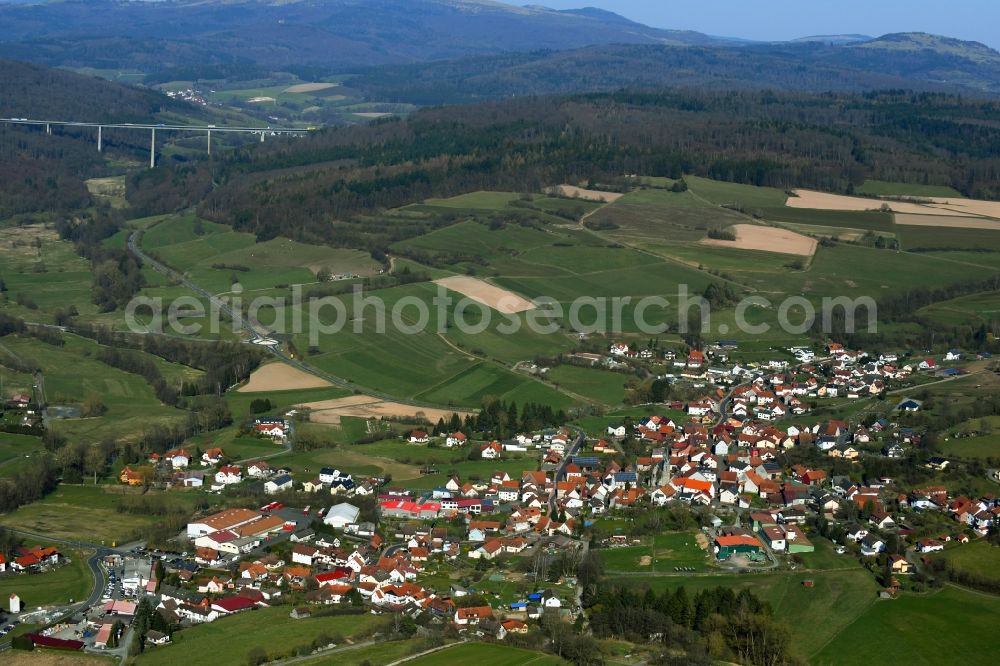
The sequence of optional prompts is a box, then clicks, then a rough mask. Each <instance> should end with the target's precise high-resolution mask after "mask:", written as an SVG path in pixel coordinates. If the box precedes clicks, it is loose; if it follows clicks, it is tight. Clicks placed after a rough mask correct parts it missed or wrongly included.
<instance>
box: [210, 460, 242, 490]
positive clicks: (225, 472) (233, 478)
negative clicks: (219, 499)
mask: <svg viewBox="0 0 1000 666" xmlns="http://www.w3.org/2000/svg"><path fill="white" fill-rule="evenodd" d="M242 481H243V469H242V468H241V467H240V466H239V465H223V466H222V467H220V468H219V471H218V472H216V473H215V482H216V483H218V484H221V485H224V486H228V485H232V484H234V483H240V482H242Z"/></svg>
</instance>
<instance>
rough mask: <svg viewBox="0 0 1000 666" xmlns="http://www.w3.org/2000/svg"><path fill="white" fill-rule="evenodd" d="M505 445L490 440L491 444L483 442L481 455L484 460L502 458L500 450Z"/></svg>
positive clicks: (480, 450)
mask: <svg viewBox="0 0 1000 666" xmlns="http://www.w3.org/2000/svg"><path fill="white" fill-rule="evenodd" d="M502 450H503V447H502V446H501V445H500V442H496V441H493V442H490V443H489V444H483V445H482V446H480V447H479V455H480V457H482V458H483V459H484V460H498V459H499V458H500V452H501V451H502Z"/></svg>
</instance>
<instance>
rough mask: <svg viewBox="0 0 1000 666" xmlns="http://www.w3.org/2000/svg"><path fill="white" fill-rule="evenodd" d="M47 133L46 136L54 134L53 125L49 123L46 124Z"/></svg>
mask: <svg viewBox="0 0 1000 666" xmlns="http://www.w3.org/2000/svg"><path fill="white" fill-rule="evenodd" d="M45 133H46V134H52V125H49V124H48V123H45Z"/></svg>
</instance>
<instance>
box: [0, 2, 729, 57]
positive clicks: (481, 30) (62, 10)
mask: <svg viewBox="0 0 1000 666" xmlns="http://www.w3.org/2000/svg"><path fill="white" fill-rule="evenodd" d="M0 24H2V25H3V26H4V40H5V43H4V44H2V45H0V54H2V55H6V56H8V57H14V58H19V59H24V60H35V61H37V62H43V63H46V64H52V65H64V66H74V67H94V68H98V69H117V68H130V69H141V70H143V71H146V72H150V71H156V70H158V69H161V68H164V67H168V68H169V67H176V66H182V65H190V64H198V65H209V64H220V63H240V62H242V63H247V62H253V63H256V64H261V65H265V66H267V67H270V68H276V67H282V66H285V65H290V64H294V65H324V66H328V65H329V64H330V63H332V62H335V63H338V64H340V65H348V66H352V65H355V66H356V65H362V64H364V65H369V64H385V63H405V62H417V61H426V60H440V59H446V58H457V57H462V56H467V55H473V54H485V53H499V52H505V51H526V50H531V49H538V48H547V49H571V48H579V47H581V46H586V45H589V44H610V43H638V44H698V45H709V44H722V43H726V40H723V39H718V38H713V37H709V36H707V35H703V34H700V33H697V32H690V31H681V30H660V29H657V28H650V27H647V26H644V25H642V24H639V23H635V22H632V21H628V20H627V19H624V18H622V17H620V16H618V15H616V14H613V13H610V12H602V11H597V10H577V11H568V12H566V11H562V12H560V11H555V10H551V9H547V8H544V7H516V6H513V5H506V4H502V3H499V2H488V1H486V0H365V1H363V2H362V1H361V0H329V1H327V2H322V3H320V2H311V1H308V0H291V1H287V2H269V1H267V0H234V1H232V2H199V1H193V0H166V1H164V2H114V1H112V0H96V1H91V0H87V1H86V2H84V1H82V0H70V1H69V2H59V3H44V4H38V5H28V6H20V5H0ZM151 40H155V41H156V43H157V48H156V49H150V48H149V43H150V41H151Z"/></svg>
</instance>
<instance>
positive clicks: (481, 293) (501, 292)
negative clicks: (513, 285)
mask: <svg viewBox="0 0 1000 666" xmlns="http://www.w3.org/2000/svg"><path fill="white" fill-rule="evenodd" d="M434 284H438V285H441V286H442V287H444V288H445V289H450V290H451V291H457V292H458V293H460V294H462V295H463V296H468V297H469V298H471V299H472V300H474V301H476V302H477V303H482V304H483V305H485V306H487V307H490V308H493V309H494V310H496V311H497V312H502V313H504V314H514V313H516V312H524V311H525V310H531V309H533V308H534V307H535V304H534V303H532V302H531V301H529V300H528V299H526V298H522V297H520V296H518V295H517V294H515V293H514V292H512V291H507V290H506V289H501V288H500V287H497V286H494V285H492V284H490V283H489V282H484V281H483V280H480V279H479V278H474V277H467V276H465V275H454V276H452V277H446V278H441V279H439V280H434Z"/></svg>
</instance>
